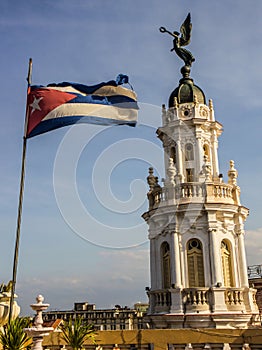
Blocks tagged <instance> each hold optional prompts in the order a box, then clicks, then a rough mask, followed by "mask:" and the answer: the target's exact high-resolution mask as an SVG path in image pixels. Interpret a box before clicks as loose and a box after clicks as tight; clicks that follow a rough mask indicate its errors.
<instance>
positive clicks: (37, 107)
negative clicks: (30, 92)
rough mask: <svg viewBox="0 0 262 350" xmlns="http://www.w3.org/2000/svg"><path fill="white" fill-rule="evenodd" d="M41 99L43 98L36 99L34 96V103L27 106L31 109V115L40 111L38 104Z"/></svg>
mask: <svg viewBox="0 0 262 350" xmlns="http://www.w3.org/2000/svg"><path fill="white" fill-rule="evenodd" d="M42 99H43V97H39V98H36V97H35V96H34V101H33V102H32V103H31V104H30V105H29V106H30V107H32V111H31V114H33V113H34V111H35V110H38V111H41V108H40V106H39V102H40V101H41V100H42Z"/></svg>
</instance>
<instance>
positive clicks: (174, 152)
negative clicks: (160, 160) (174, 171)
mask: <svg viewBox="0 0 262 350" xmlns="http://www.w3.org/2000/svg"><path fill="white" fill-rule="evenodd" d="M170 158H172V159H173V163H174V164H176V147H175V146H172V147H171V148H170Z"/></svg>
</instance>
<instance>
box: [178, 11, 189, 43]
mask: <svg viewBox="0 0 262 350" xmlns="http://www.w3.org/2000/svg"><path fill="white" fill-rule="evenodd" d="M191 30H192V23H191V16H190V13H189V14H188V15H187V18H186V19H185V20H184V23H183V24H182V25H181V27H180V33H181V37H180V46H186V45H188V44H189V43H190V37H191Z"/></svg>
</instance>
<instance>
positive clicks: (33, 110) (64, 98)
mask: <svg viewBox="0 0 262 350" xmlns="http://www.w3.org/2000/svg"><path fill="white" fill-rule="evenodd" d="M76 96H77V95H75V94H72V93H68V92H63V91H58V90H54V89H48V88H37V89H33V90H31V91H30V89H29V94H28V97H27V113H28V122H27V133H26V135H29V134H30V132H31V131H32V130H33V129H34V128H35V127H36V126H37V125H38V124H39V123H40V122H41V121H42V120H43V118H44V117H45V116H46V115H47V114H48V113H49V112H50V111H52V110H53V109H55V108H56V107H58V106H60V105H62V104H64V103H66V102H68V101H70V100H73V99H74V98H75V97H76Z"/></svg>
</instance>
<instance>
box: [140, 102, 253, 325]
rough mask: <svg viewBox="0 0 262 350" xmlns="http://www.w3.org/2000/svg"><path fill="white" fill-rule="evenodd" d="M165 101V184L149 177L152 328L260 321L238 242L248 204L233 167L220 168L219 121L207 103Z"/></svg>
mask: <svg viewBox="0 0 262 350" xmlns="http://www.w3.org/2000/svg"><path fill="white" fill-rule="evenodd" d="M173 105H174V107H171V108H169V109H168V110H166V109H165V107H164V106H163V111H162V121H163V125H162V127H160V128H159V129H158V130H157V134H158V137H159V138H160V140H161V141H162V143H163V148H164V161H165V174H166V178H165V180H164V185H163V187H161V186H160V185H159V184H158V179H157V178H156V177H155V176H154V174H153V169H152V168H150V170H149V176H148V178H147V180H148V184H149V187H150V190H149V192H148V200H149V210H148V211H147V212H146V213H144V214H143V218H144V219H145V221H146V222H147V223H148V226H149V240H150V274H151V287H150V288H149V290H148V296H149V303H150V308H149V313H148V322H149V324H150V325H151V327H152V328H187V327H196V328H200V327H211V328H224V327H229V328H234V327H244V328H245V327H248V326H249V325H256V324H258V308H257V305H256V302H255V290H254V289H252V288H249V285H248V276H247V263H246V256H245V246H244V234H245V232H244V222H245V220H246V217H247V215H248V209H247V208H245V207H244V206H242V205H241V203H240V188H239V186H238V185H237V176H238V173H237V170H236V169H235V168H234V162H233V161H231V162H230V167H229V171H228V180H227V182H225V181H224V180H223V176H222V175H220V174H219V164H218V137H219V136H220V135H221V133H222V125H221V124H220V123H218V122H217V121H215V117H214V109H213V104H212V101H211V100H210V101H209V105H206V104H200V103H198V101H197V98H194V102H191V103H181V104H179V103H178V102H177V99H176V98H175V101H174V104H173Z"/></svg>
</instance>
